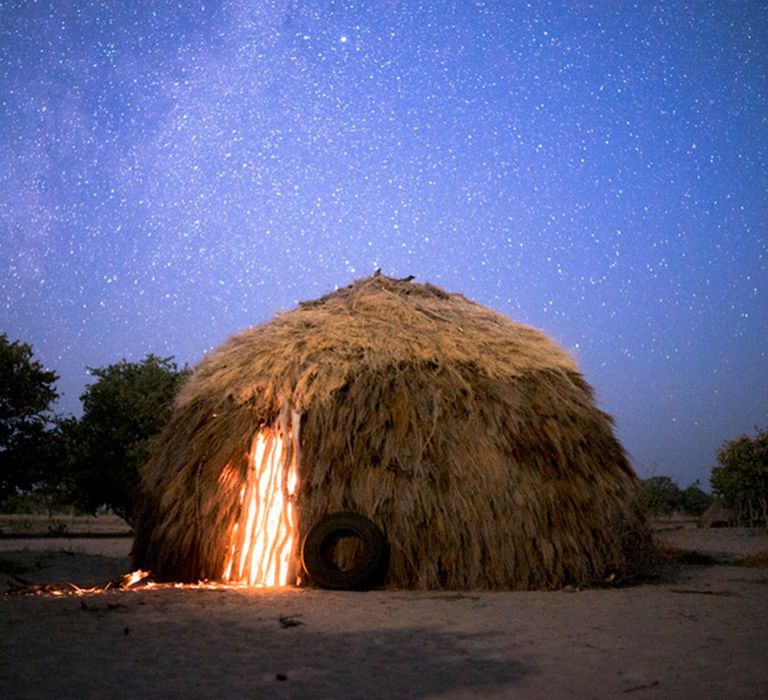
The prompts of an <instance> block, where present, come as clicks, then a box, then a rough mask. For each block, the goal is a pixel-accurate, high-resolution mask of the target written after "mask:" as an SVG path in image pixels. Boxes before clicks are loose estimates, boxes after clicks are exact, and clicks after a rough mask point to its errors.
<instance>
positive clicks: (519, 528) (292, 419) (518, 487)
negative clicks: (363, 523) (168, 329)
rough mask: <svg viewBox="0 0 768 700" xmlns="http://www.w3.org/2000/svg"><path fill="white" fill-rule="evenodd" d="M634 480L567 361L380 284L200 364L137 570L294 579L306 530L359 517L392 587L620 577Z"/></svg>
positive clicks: (346, 293)
mask: <svg viewBox="0 0 768 700" xmlns="http://www.w3.org/2000/svg"><path fill="white" fill-rule="evenodd" d="M267 482H269V483H270V484H272V486H271V487H269V488H271V491H270V492H269V493H266V492H265V491H266V490H269V489H267V487H266V486H265V484H266V483H267ZM634 482H635V476H634V474H633V472H632V470H631V468H630V466H629V464H628V462H627V459H626V457H625V454H624V451H623V449H622V447H621V445H620V444H619V442H618V441H617V439H616V438H615V437H614V435H613V431H612V421H611V418H610V417H609V416H608V415H607V414H605V413H603V412H602V411H601V410H599V409H598V408H597V407H596V406H595V402H594V398H593V392H592V389H591V388H590V386H589V385H588V384H587V383H586V382H585V381H584V379H583V378H582V376H581V374H580V373H579V370H578V368H577V366H576V364H575V362H574V360H573V359H572V358H571V356H570V355H569V354H568V353H566V352H565V351H563V350H561V349H560V348H558V347H557V346H556V345H555V344H554V343H553V342H552V341H551V340H549V339H548V338H547V337H546V336H545V335H544V334H543V333H541V332H540V331H537V330H534V329H532V328H529V327H527V326H524V325H520V324H518V323H515V322H513V321H511V320H510V319H508V318H507V317H505V316H503V315H501V314H498V313H496V312H494V311H491V310H490V309H487V308H485V307H482V306H479V305H478V304H475V303H473V302H471V301H469V300H467V299H466V298H465V297H463V296H462V295H460V294H451V293H446V292H445V291H443V290H441V289H439V288H438V287H435V286H433V285H431V284H417V283H414V282H412V281H410V279H406V280H397V279H392V278H389V277H385V276H383V275H379V274H377V275H374V276H373V277H369V278H367V279H362V280H359V281H357V282H355V283H354V284H352V285H351V286H349V287H347V288H344V289H340V290H338V291H336V292H333V293H331V294H328V295H327V296H324V297H322V298H321V299H319V300H317V301H311V302H306V303H302V304H300V305H299V306H298V308H296V309H295V310H293V311H290V312H286V313H282V314H279V315H278V316H277V317H276V318H275V319H274V320H272V321H270V322H269V323H266V324H264V325H260V326H257V327H255V328H251V329H250V330H247V331H245V332H243V333H240V334H239V335H236V336H234V337H232V338H231V339H230V340H228V341H227V342H226V343H225V344H224V345H223V346H221V347H220V348H218V349H217V350H215V351H213V352H211V353H210V354H209V355H208V356H207V357H206V358H205V359H204V360H203V361H202V362H201V363H200V365H199V366H198V367H197V368H196V369H195V371H194V373H193V374H192V376H191V378H190V379H189V380H188V382H187V383H186V385H185V386H184V387H183V389H182V390H181V393H180V395H179V397H178V399H177V402H176V406H175V411H174V413H173V416H172V419H171V421H170V424H169V425H168V426H167V427H166V429H165V432H164V433H163V435H162V437H161V440H160V441H159V443H158V448H157V450H156V451H155V453H154V454H153V456H152V458H151V459H150V461H149V463H148V464H147V465H146V467H145V469H144V472H143V481H142V491H143V494H142V497H141V498H140V499H139V500H140V502H141V506H140V510H139V512H138V513H137V530H136V542H135V547H134V560H135V564H136V565H137V566H140V567H142V568H146V569H149V570H151V571H152V572H153V574H154V575H155V576H157V577H160V578H165V579H174V580H193V581H196V580H198V579H227V580H247V581H250V582H259V581H261V582H264V583H266V584H267V585H273V584H275V583H286V582H287V583H294V582H296V580H297V577H298V579H301V576H302V574H301V571H300V567H299V563H298V556H299V553H298V547H299V543H300V542H301V540H302V538H303V536H304V534H305V533H306V532H307V531H308V529H309V528H310V527H311V526H312V525H313V523H315V522H317V521H318V520H319V519H320V518H322V517H323V516H325V515H327V514H330V513H335V512H337V511H352V512H355V513H360V514H363V515H365V516H367V517H368V518H370V519H371V520H373V521H374V522H375V523H376V524H377V525H378V526H379V527H380V528H381V529H382V530H383V531H384V532H385V533H386V537H387V540H388V543H389V549H390V555H389V567H388V572H387V575H386V581H385V583H386V585H387V586H388V587H393V588H419V589H429V588H448V589H473V588H484V589H505V588H516V589H524V588H545V589H546V588H556V587H560V586H562V585H564V584H567V583H571V584H575V585H583V584H588V583H590V582H594V581H596V580H601V579H603V578H605V577H608V576H611V575H617V576H624V575H626V574H627V573H628V572H630V573H631V572H632V571H633V567H634V566H635V558H636V557H635V555H636V553H635V552H634V551H632V547H633V546H634V545H635V544H636V543H637V541H638V539H637V537H639V538H640V540H642V538H643V537H644V532H645V530H644V526H643V524H642V522H641V521H640V520H639V519H638V517H637V516H636V514H635V513H634V511H633V508H632V505H631V502H632V494H633V487H634ZM259 528H262V529H261V530H259ZM258 538H261V540H263V541H262V542H261V543H258V542H257V543H256V545H254V544H253V540H254V539H258ZM262 549H263V550H265V551H266V552H267V556H266V558H265V560H264V561H260V562H256V561H255V559H252V557H253V556H254V551H255V550H262ZM280 552H282V554H280ZM280 557H282V559H280ZM278 559H279V560H278ZM270 567H271V570H272V574H270V576H271V578H270V577H267V578H264V575H265V573H266V569H267V568H270ZM275 569H278V570H280V569H282V571H278V572H277V573H275ZM257 570H258V571H257Z"/></svg>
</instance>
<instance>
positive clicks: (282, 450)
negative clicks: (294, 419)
mask: <svg viewBox="0 0 768 700" xmlns="http://www.w3.org/2000/svg"><path fill="white" fill-rule="evenodd" d="M286 463H287V464H286ZM297 471H298V470H297V468H296V454H295V451H294V450H293V449H292V445H291V440H290V436H289V439H288V445H286V444H285V441H284V439H283V436H282V435H281V434H280V433H279V432H278V431H277V430H273V429H269V428H262V429H261V430H260V431H259V432H258V433H257V434H256V436H255V437H254V439H253V442H252V444H251V450H250V453H249V455H248V472H247V478H246V481H245V484H244V485H243V487H242V489H241V490H240V516H239V518H238V520H237V522H235V524H234V525H233V527H232V531H231V534H230V539H229V545H228V554H227V560H226V565H225V567H224V573H223V575H222V578H223V580H224V581H231V582H236V583H245V584H248V585H251V586H285V585H286V584H288V583H289V582H293V581H295V579H296V572H295V570H294V566H293V551H294V545H295V540H296V530H297V522H296V512H295V507H294V503H293V500H294V495H295V493H296V486H297V481H298V477H297ZM230 476H231V474H228V473H227V470H226V469H225V471H224V472H223V473H222V479H227V478H229V477H230Z"/></svg>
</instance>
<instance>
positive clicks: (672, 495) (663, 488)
mask: <svg viewBox="0 0 768 700" xmlns="http://www.w3.org/2000/svg"><path fill="white" fill-rule="evenodd" d="M635 498H636V502H637V504H638V505H639V506H640V508H642V509H643V510H645V511H648V512H650V513H653V514H655V515H669V514H670V513H673V512H674V511H676V510H679V509H680V506H681V493H680V489H679V488H678V486H677V484H676V483H675V482H674V481H672V479H670V478H669V477H668V476H652V477H651V478H650V479H643V480H642V481H641V482H640V483H639V484H638V487H637V492H636V494H635Z"/></svg>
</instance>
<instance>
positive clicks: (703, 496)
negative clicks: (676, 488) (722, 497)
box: [680, 480, 715, 515]
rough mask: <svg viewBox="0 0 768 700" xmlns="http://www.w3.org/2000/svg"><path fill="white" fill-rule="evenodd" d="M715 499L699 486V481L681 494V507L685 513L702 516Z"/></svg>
mask: <svg viewBox="0 0 768 700" xmlns="http://www.w3.org/2000/svg"><path fill="white" fill-rule="evenodd" d="M714 500H715V497H714V496H712V495H711V494H709V493H707V492H706V491H704V490H702V488H701V487H700V486H699V481H698V480H696V481H694V482H693V483H692V484H691V485H690V486H689V487H688V488H687V489H685V491H682V492H681V494H680V505H681V508H682V510H683V511H685V512H686V513H689V514H690V515H701V514H702V513H704V511H705V510H706V509H707V508H709V507H710V506H711V505H712V503H713V502H714Z"/></svg>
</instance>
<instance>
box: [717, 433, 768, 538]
mask: <svg viewBox="0 0 768 700" xmlns="http://www.w3.org/2000/svg"><path fill="white" fill-rule="evenodd" d="M717 461H718V464H719V466H717V467H714V468H713V469H712V476H711V477H710V484H711V485H712V490H713V491H714V492H715V494H716V495H717V496H719V497H720V498H722V499H723V502H724V503H725V505H726V506H728V507H730V508H733V509H734V510H735V511H736V514H737V519H738V521H739V522H742V523H745V524H748V525H750V526H755V525H760V524H762V525H768V429H763V430H758V431H757V435H756V436H755V437H754V438H751V437H749V436H748V435H741V436H739V437H737V438H734V439H733V440H727V441H726V442H724V443H723V445H722V447H720V449H719V450H718V451H717Z"/></svg>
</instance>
